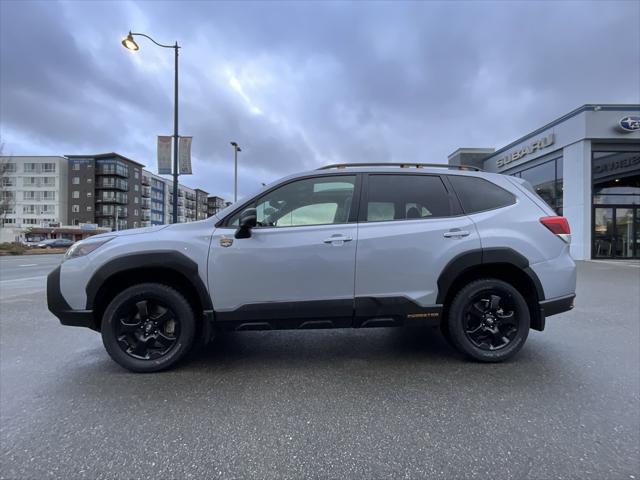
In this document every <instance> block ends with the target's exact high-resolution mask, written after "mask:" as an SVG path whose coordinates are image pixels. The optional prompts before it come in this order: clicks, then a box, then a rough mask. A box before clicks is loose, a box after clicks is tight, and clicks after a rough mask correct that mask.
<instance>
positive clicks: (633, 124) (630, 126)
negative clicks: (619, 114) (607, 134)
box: [618, 115, 640, 132]
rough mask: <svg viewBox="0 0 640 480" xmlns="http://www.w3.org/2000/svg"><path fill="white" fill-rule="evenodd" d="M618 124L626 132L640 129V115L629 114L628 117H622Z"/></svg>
mask: <svg viewBox="0 0 640 480" xmlns="http://www.w3.org/2000/svg"><path fill="white" fill-rule="evenodd" d="M618 124H619V125H620V128H621V129H622V130H624V131H625V132H635V131H636V130H640V117H638V116H636V115H629V116H628V117H624V118H621V119H620V121H619V122H618Z"/></svg>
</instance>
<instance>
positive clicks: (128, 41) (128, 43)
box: [122, 32, 181, 223]
mask: <svg viewBox="0 0 640 480" xmlns="http://www.w3.org/2000/svg"><path fill="white" fill-rule="evenodd" d="M135 35H137V36H140V37H145V38H148V39H149V40H151V41H152V42H153V43H155V44H156V45H158V46H159V47H162V48H173V50H174V53H175V75H174V82H173V223H178V175H179V174H178V49H179V48H181V47H180V46H179V45H178V42H176V44H175V45H163V44H162V43H158V42H156V41H155V40H154V39H153V38H151V37H150V36H149V35H145V34H144V33H132V32H129V35H127V36H126V37H125V38H124V39H123V40H122V45H124V47H125V48H127V49H128V50H132V51H134V52H135V51H137V50H139V49H140V47H139V46H138V44H137V43H136V42H135V40H134V39H133V37H134V36H135Z"/></svg>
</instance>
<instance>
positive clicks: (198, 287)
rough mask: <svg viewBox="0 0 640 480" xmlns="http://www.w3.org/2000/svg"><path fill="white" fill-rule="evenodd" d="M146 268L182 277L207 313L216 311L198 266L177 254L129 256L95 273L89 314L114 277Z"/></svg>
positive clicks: (160, 252) (88, 291) (155, 252)
mask: <svg viewBox="0 0 640 480" xmlns="http://www.w3.org/2000/svg"><path fill="white" fill-rule="evenodd" d="M144 268H161V269H164V270H173V271H175V272H178V273H180V274H181V275H182V276H184V277H185V278H186V279H188V281H189V282H190V284H191V286H192V287H193V288H194V289H195V291H196V292H197V294H198V297H199V299H200V303H201V304H202V308H203V310H205V311H206V310H213V307H212V304H211V296H210V295H209V291H208V290H207V288H206V286H205V285H204V283H203V282H202V279H201V278H200V275H198V264H197V263H196V262H194V261H193V260H191V259H190V258H189V257H187V256H186V255H184V254H182V253H180V252H177V251H175V250H153V251H148V252H135V253H128V254H125V255H121V256H118V257H115V258H113V259H111V260H109V261H108V262H107V263H105V264H104V265H102V266H101V267H100V268H98V269H97V270H96V271H95V272H94V274H93V275H92V276H91V279H90V280H89V282H88V283H87V287H86V294H87V306H86V308H87V310H92V309H93V305H94V303H95V300H96V295H97V293H98V291H99V290H100V288H101V287H102V285H104V283H105V282H106V281H107V280H108V279H109V278H111V277H112V276H113V275H116V274H121V273H123V272H126V271H130V270H138V269H144Z"/></svg>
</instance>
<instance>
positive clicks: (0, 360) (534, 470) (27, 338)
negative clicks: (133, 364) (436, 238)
mask: <svg viewBox="0 0 640 480" xmlns="http://www.w3.org/2000/svg"><path fill="white" fill-rule="evenodd" d="M59 258H60V257H57V258H56V257H55V256H44V255H43V256H30V257H5V258H0V478H205V477H206V478H303V477H304V478H367V479H369V478H381V477H392V478H398V477H402V478H448V479H450V478H492V479H507V478H517V479H524V478H530V479H549V478H562V479H565V478H566V479H568V478H580V479H587V478H593V479H632V478H636V479H639V478H640V475H639V473H640V268H639V266H638V265H637V264H635V265H634V264H619V263H615V262H606V263H599V262H582V263H580V264H579V277H578V291H577V294H578V298H577V306H576V308H575V309H574V310H573V311H571V312H568V313H565V314H561V315H558V316H555V317H551V318H549V319H548V321H547V329H546V330H545V331H544V332H542V333H540V332H535V331H532V332H531V334H530V336H529V340H528V342H527V344H526V346H525V347H524V349H523V350H522V352H521V353H520V354H519V355H518V356H517V357H516V358H514V359H513V360H512V361H509V362H507V363H503V364H497V365H485V364H477V363H472V362H469V361H466V360H464V359H463V358H461V357H460V356H459V355H458V354H457V353H455V352H454V350H453V349H451V348H450V347H449V346H448V345H447V344H446V343H445V341H444V340H443V339H442V338H441V337H440V335H439V333H437V331H435V330H432V329H365V330H318V331H304V332H297V331H287V332H247V333H236V334H225V335H223V336H219V337H218V338H217V339H216V340H215V341H214V343H213V344H212V345H211V346H210V347H209V348H208V350H207V351H205V352H204V353H202V354H200V355H198V356H196V357H195V358H192V359H191V360H190V361H188V362H185V363H183V364H182V365H181V366H180V367H179V368H177V369H175V370H172V371H169V372H164V373H157V374H148V375H141V374H132V373H128V372H127V371H125V370H123V369H121V368H120V367H119V366H118V365H116V364H115V363H114V362H113V361H111V360H110V359H109V357H108V356H107V354H106V352H105V351H104V349H103V347H102V343H101V340H100V336H99V335H98V334H97V333H94V332H91V331H89V330H86V329H79V328H73V327H63V326H61V325H60V324H59V322H58V320H57V319H56V318H55V317H53V316H52V315H51V314H50V313H49V312H48V311H47V309H46V300H45V292H44V285H45V275H46V273H48V271H50V270H51V269H52V268H54V266H55V264H56V263H57V262H58V261H59ZM33 264H35V265H33ZM27 265H31V266H27Z"/></svg>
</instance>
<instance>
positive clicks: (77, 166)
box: [73, 162, 80, 170]
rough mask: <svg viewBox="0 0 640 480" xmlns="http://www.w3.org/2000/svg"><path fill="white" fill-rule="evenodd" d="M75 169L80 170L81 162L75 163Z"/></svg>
mask: <svg viewBox="0 0 640 480" xmlns="http://www.w3.org/2000/svg"><path fill="white" fill-rule="evenodd" d="M73 169H74V170H80V162H73Z"/></svg>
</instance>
